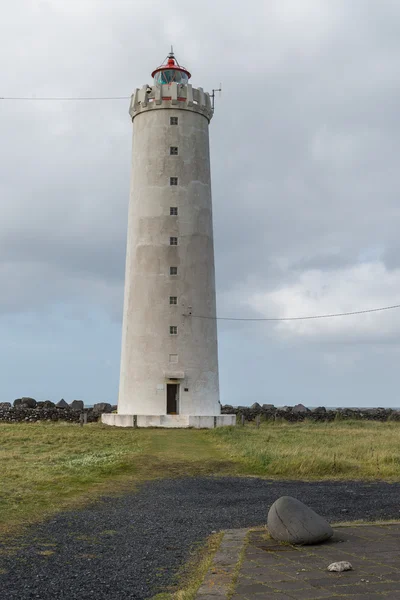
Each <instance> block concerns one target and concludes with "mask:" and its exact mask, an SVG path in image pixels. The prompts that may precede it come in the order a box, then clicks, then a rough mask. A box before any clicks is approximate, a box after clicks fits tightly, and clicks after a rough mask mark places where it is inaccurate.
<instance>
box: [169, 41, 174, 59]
mask: <svg viewBox="0 0 400 600" xmlns="http://www.w3.org/2000/svg"><path fill="white" fill-rule="evenodd" d="M169 57H170V58H173V57H174V47H173V45H172V44H171V52H170V53H169Z"/></svg>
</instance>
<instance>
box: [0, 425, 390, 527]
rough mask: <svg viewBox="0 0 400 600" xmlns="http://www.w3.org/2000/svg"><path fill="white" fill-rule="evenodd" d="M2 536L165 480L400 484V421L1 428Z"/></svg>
mask: <svg viewBox="0 0 400 600" xmlns="http://www.w3.org/2000/svg"><path fill="white" fill-rule="evenodd" d="M0 464H1V471H0V532H6V531H12V530H14V529H15V528H16V527H17V526H19V525H23V524H25V523H30V522H35V521H37V520H40V519H43V518H44V517H46V516H47V515H49V514H52V513H54V512H57V511H59V510H62V509H65V508H67V507H72V506H78V505H80V504H83V503H85V502H88V501H90V500H93V499H94V498H96V497H98V496H99V495H100V494H104V493H107V494H110V493H121V492H124V491H131V490H133V489H135V488H136V486H137V485H138V484H140V483H141V482H143V481H146V480H150V479H154V478H160V477H183V476H194V475H243V476H261V477H267V478H285V479H364V480H374V479H385V480H388V481H396V480H397V481H398V480H400V423H395V422H388V423H376V422H370V423H368V422H360V421H353V422H351V421H338V422H335V423H329V424H325V423H322V424H314V423H301V424H288V423H263V424H262V426H261V427H260V429H257V428H256V427H255V426H254V425H252V424H247V425H246V426H245V427H241V426H237V427H232V428H221V429H216V430H210V431H198V430H162V429H120V428H112V427H106V426H103V425H100V424H92V425H86V426H84V427H79V426H77V425H73V424H64V423H35V424H26V425H25V424H0Z"/></svg>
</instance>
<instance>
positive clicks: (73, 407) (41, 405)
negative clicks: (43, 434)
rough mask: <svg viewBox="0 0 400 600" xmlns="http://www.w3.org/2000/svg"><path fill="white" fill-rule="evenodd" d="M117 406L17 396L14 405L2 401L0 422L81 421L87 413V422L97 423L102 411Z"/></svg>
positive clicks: (103, 403)
mask: <svg viewBox="0 0 400 600" xmlns="http://www.w3.org/2000/svg"><path fill="white" fill-rule="evenodd" d="M116 408H117V407H116V406H111V404H108V403H105V402H101V403H98V404H95V405H94V406H93V408H85V407H84V403H83V402H82V400H74V401H73V402H71V404H68V403H67V402H65V400H60V401H59V402H57V404H54V402H51V401H50V400H45V401H44V402H37V401H36V400H34V399H33V398H17V399H16V400H14V403H13V405H11V403H10V402H0V422H5V423H36V422H37V421H67V422H70V423H79V422H80V421H81V419H82V416H81V415H82V414H85V415H86V417H85V420H86V421H87V423H95V422H96V421H98V420H99V418H100V415H101V414H102V413H104V412H105V413H111V412H112V411H113V410H116Z"/></svg>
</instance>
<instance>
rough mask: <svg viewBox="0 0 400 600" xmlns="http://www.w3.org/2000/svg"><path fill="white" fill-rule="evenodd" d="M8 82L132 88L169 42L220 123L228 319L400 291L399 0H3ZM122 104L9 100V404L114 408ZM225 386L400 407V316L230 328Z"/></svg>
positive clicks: (12, 89) (1, 350)
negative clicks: (211, 93) (216, 92)
mask: <svg viewBox="0 0 400 600" xmlns="http://www.w3.org/2000/svg"><path fill="white" fill-rule="evenodd" d="M0 5H1V21H0V35H1V46H2V48H1V53H0V73H1V77H0V96H1V97H20V96H23V97H35V96H36V97H48V96H50V97H54V96H56V97H63V96H80V97H85V96H118V97H119V96H130V95H131V93H132V92H133V90H134V89H135V88H136V87H141V86H142V85H143V84H145V83H151V77H150V73H151V71H152V70H153V69H154V68H155V67H156V66H157V65H158V64H159V63H160V62H162V60H163V59H164V57H165V55H166V54H167V52H168V49H169V46H170V44H173V45H174V48H175V52H176V55H177V57H178V60H179V61H180V62H181V63H183V64H184V65H186V66H187V67H188V68H189V69H190V70H191V72H192V73H193V79H192V82H193V84H194V85H200V86H203V87H204V88H205V89H206V90H211V89H212V88H213V87H214V88H215V87H219V84H220V82H221V83H222V87H223V92H222V95H221V97H218V98H217V107H216V114H215V116H214V119H213V121H212V123H211V129H210V133H211V157H212V177H213V202H214V233H215V248H216V272H217V293H218V298H217V301H218V313H219V316H221V317H253V318H262V317H276V318H280V317H294V316H303V315H314V314H324V313H332V312H342V311H353V310H364V309H369V308H375V307H380V306H386V305H393V304H399V303H400V236H399V223H400V203H399V189H400V183H399V173H400V169H399V156H400V117H399V105H400V82H399V78H400V76H399V73H400V3H399V2H398V0H351V1H349V0H329V2H328V1H327V0H301V1H299V0H265V1H262V0H247V2H245V3H240V7H239V8H233V6H234V3H232V2H231V1H228V0H218V2H215V1H211V0H203V2H201V3H194V2H187V0H186V1H183V0H169V1H168V2H165V0H164V1H159V0H152V2H148V0H146V1H145V0H129V1H128V0H113V1H112V2H111V1H110V0H70V1H69V2H65V0H13V2H8V1H7V0H0ZM128 108H129V100H128V99H126V100H108V101H101V100H93V101H85V100H81V101H72V102H68V101H61V100H60V101H41V100H36V101H23V100H0V132H1V142H0V208H1V211H0V289H1V294H0V332H1V334H0V365H1V366H0V401H9V400H13V399H14V398H17V397H20V396H21V395H29V396H33V397H35V398H37V399H52V400H56V401H57V400H59V399H60V398H61V397H64V398H65V399H66V400H68V401H71V400H73V399H75V398H79V399H83V400H85V401H86V402H87V403H88V404H91V403H94V402H98V401H109V402H112V403H115V402H116V399H117V394H118V379H119V359H120V338H121V315H122V302H123V283H124V266H125V264H124V262H125V245H126V226H127V214H128V195H129V169H130V150H131V123H130V119H129V115H128ZM219 352H220V380H221V400H222V402H223V403H231V404H244V405H245V404H252V403H253V402H255V401H258V402H261V403H262V402H268V403H270V402H271V403H275V404H278V405H282V404H294V403H298V402H303V403H304V404H307V405H310V406H315V405H328V406H340V405H342V406H374V405H379V406H400V398H399V397H398V396H399V384H398V382H399V374H398V373H399V368H398V365H399V359H400V310H399V311H396V310H393V311H387V312H383V313H373V314H367V315H360V316H354V317H342V318H337V319H331V320H328V319H326V320H318V321H294V322H293V321H292V322H281V323H268V322H266V323H262V322H260V323H254V322H243V323H241V322H228V321H221V322H220V324H219Z"/></svg>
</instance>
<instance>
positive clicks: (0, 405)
mask: <svg viewBox="0 0 400 600" xmlns="http://www.w3.org/2000/svg"><path fill="white" fill-rule="evenodd" d="M0 408H11V402H0Z"/></svg>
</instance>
